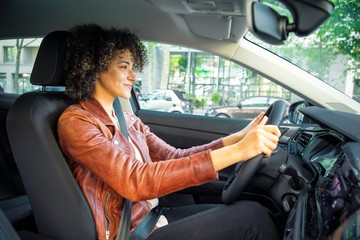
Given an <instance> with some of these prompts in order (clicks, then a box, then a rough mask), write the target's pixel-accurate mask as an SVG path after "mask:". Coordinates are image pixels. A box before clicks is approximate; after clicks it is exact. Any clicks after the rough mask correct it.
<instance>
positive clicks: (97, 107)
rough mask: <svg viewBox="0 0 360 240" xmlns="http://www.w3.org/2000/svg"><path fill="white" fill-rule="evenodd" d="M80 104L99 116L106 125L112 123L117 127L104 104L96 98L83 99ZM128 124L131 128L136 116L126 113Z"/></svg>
mask: <svg viewBox="0 0 360 240" xmlns="http://www.w3.org/2000/svg"><path fill="white" fill-rule="evenodd" d="M80 105H81V107H82V108H83V109H85V110H86V111H88V112H90V113H92V114H93V115H94V116H95V117H96V118H98V119H99V120H100V121H101V122H102V123H104V124H105V125H111V126H113V127H115V125H114V123H113V121H112V120H111V119H110V117H109V115H108V114H107V113H106V111H105V109H104V108H103V106H102V105H101V104H100V103H99V101H98V100H96V99H95V98H93V99H91V100H86V101H81V102H80ZM124 117H125V121H126V126H127V128H128V129H129V128H130V127H131V126H132V125H133V124H134V117H133V116H129V115H128V114H125V113H124Z"/></svg>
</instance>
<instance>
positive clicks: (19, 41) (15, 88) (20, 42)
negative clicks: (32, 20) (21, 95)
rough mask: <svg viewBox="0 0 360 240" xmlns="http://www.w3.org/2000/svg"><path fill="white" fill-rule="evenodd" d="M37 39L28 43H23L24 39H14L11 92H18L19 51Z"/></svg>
mask: <svg viewBox="0 0 360 240" xmlns="http://www.w3.org/2000/svg"><path fill="white" fill-rule="evenodd" d="M36 39H37V38H35V39H32V40H30V41H29V42H28V43H24V41H25V39H24V38H21V39H16V57H15V73H14V84H13V92H14V93H18V92H19V72H20V59H21V51H22V50H23V48H25V47H27V46H28V45H30V44H31V43H33V42H34V41H36Z"/></svg>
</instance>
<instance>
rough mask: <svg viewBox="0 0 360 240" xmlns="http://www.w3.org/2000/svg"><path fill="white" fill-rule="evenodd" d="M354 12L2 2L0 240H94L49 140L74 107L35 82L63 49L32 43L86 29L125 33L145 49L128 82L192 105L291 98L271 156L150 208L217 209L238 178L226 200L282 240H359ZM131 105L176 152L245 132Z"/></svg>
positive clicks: (285, 0) (305, 4) (232, 3)
mask: <svg viewBox="0 0 360 240" xmlns="http://www.w3.org/2000/svg"><path fill="white" fill-rule="evenodd" d="M264 2H265V3H264ZM359 8H360V4H359V1H357V0H354V1H349V0H331V1H329V0H316V1H309V0H266V1H248V0H228V1H222V0H213V1H207V0H205V1H201V0H199V1H198V0H194V1H181V0H178V1H177V0H107V1H99V0H77V1H73V0H52V1H41V0H17V1H10V0H5V1H2V2H1V14H0V22H1V31H0V44H1V46H0V55H1V57H0V84H1V86H2V87H3V89H4V92H0V113H1V114H0V140H1V141H0V229H1V230H0V239H6V240H8V239H25V240H27V239H59V240H65V239H66V240H73V239H87V240H94V239H98V236H97V235H96V231H95V226H94V221H93V218H92V213H91V211H90V209H89V206H88V205H87V201H86V199H85V198H84V196H83V195H82V192H81V189H80V188H79V186H78V185H77V184H76V180H75V179H74V178H73V175H72V173H71V171H70V170H69V168H68V166H67V164H66V162H65V160H64V157H63V154H62V152H61V150H60V148H59V147H58V144H57V132H56V123H57V119H58V117H59V115H60V114H61V112H62V110H63V109H64V108H65V107H67V106H68V105H69V104H70V103H71V102H70V101H65V100H64V99H67V98H65V95H64V94H63V92H59V91H47V88H48V87H49V86H48V82H47V81H43V82H41V83H40V82H39V81H38V78H42V79H44V78H45V80H49V79H52V77H53V76H58V74H61V72H62V69H63V68H62V66H61V64H60V63H59V62H57V61H56V60H57V59H58V58H57V57H58V54H61V53H62V52H63V48H60V49H59V48H58V47H59V46H61V43H62V41H61V39H60V41H55V42H53V43H54V44H51V45H49V46H45V47H44V48H42V49H43V50H42V51H39V52H38V49H39V45H36V44H38V42H41V39H42V38H43V37H45V36H49V35H48V34H49V33H51V32H53V31H59V30H60V31H67V30H68V29H69V28H70V27H72V26H73V25H74V24H84V23H95V24H99V25H101V26H103V27H107V28H110V27H116V28H128V29H129V30H130V31H132V32H135V33H136V34H137V35H138V36H139V38H141V39H142V40H143V41H144V42H145V43H147V45H146V46H147V47H148V48H149V51H148V52H149V54H150V57H149V65H148V67H149V69H148V70H147V71H145V70H146V69H145V70H144V73H137V76H138V80H139V81H140V79H143V81H142V82H141V86H142V87H143V86H147V85H149V86H151V87H152V88H155V89H157V88H159V86H170V85H166V84H167V82H169V81H170V80H172V82H171V84H172V85H171V86H174V88H177V86H180V85H181V87H182V89H186V91H187V92H190V93H191V95H192V96H194V97H196V100H197V101H199V103H201V101H202V100H204V101H208V100H209V98H210V97H209V96H211V94H212V93H214V92H220V91H221V92H223V91H224V92H225V91H226V92H228V93H230V92H231V93H234V94H237V93H239V92H240V91H242V92H246V93H249V92H250V93H254V94H251V96H252V95H254V96H261V95H264V94H269V95H270V93H271V92H272V91H273V90H274V89H275V90H278V89H280V90H279V91H278V92H284V93H286V94H296V95H298V96H299V97H300V98H301V99H302V100H301V101H300V102H294V103H292V104H291V106H290V107H289V115H288V116H289V122H287V123H281V124H280V126H279V128H280V130H281V132H282V135H281V137H280V140H279V144H278V148H277V149H276V151H274V152H273V154H272V155H271V156H270V157H269V158H265V159H263V160H262V161H260V164H259V165H257V164H256V165H254V167H253V169H252V170H253V171H251V172H250V173H251V174H249V175H247V174H246V175H245V174H241V173H242V172H241V170H242V169H243V167H247V166H251V165H249V163H254V162H251V161H252V160H250V161H249V162H246V163H243V164H239V165H236V166H231V167H229V168H227V169H224V170H222V171H219V172H218V179H216V180H214V181H213V182H209V183H205V184H203V185H200V186H194V187H191V188H188V189H183V190H182V191H179V192H175V193H172V194H168V195H165V196H162V197H161V198H159V205H160V206H166V207H173V206H183V205H188V204H218V203H224V202H225V201H224V199H223V193H224V189H225V191H227V189H228V188H229V184H230V186H232V185H231V184H232V183H234V182H239V181H240V183H243V185H244V187H243V188H241V189H242V190H239V189H238V190H237V191H236V198H235V200H236V201H238V200H247V201H254V202H257V203H258V204H261V205H262V206H264V207H266V208H267V210H268V211H269V212H270V213H272V215H273V217H274V220H275V221H276V222H277V223H278V229H279V231H280V234H281V235H282V238H283V240H293V239H294V240H305V239H306V240H308V239H359V230H358V229H360V221H359V219H360V217H359V216H360V200H359V199H360V194H359V193H360V176H359V173H360V158H359V156H360V128H359V125H360V101H359V96H360V83H359V82H360V81H359V79H360V77H359V76H360V74H359V69H360V67H359V66H360V65H359V60H360V58H359V55H358V54H359V51H358V50H359V44H360V43H359V40H360V38H359V34H360V33H359V29H360V28H359V17H358V14H359V13H360V9H359ZM19 13H20V14H19ZM55 40H57V39H55ZM62 40H63V39H62ZM165 45H166V46H165ZM169 46H170V47H169ZM52 47H53V48H55V51H50V50H51V49H52ZM53 50H54V49H53ZM171 51H172V52H171ZM40 52H41V53H42V54H40ZM170 52H171V53H172V54H173V55H175V57H176V58H174V59H169V57H168V56H169V55H170ZM17 53H21V54H19V55H17ZM38 53H39V54H38ZM40 55H42V57H40V58H39V61H38V64H35V66H33V63H34V58H35V57H36V56H40ZM196 56H197V57H198V58H195V57H196ZM199 56H200V57H199ZM170 60H173V61H170ZM57 64H60V66H58V65H57ZM57 67H59V68H57ZM191 69H193V70H194V71H190V70H191ZM160 73H162V74H163V75H162V77H159V75H160ZM141 74H147V75H148V76H149V77H150V76H152V77H153V78H152V79H151V78H147V77H142V78H141ZM170 75H171V76H170ZM30 76H31V82H30V80H29V77H30ZM47 78H49V79H47ZM145 79H146V81H145ZM270 82H271V83H273V84H277V85H276V86H275V87H274V88H272V87H273V86H272V85H270V84H269V83H270ZM184 83H185V85H184ZM39 85H41V86H42V88H41V89H42V90H41V91H36V92H34V91H33V90H34V89H37V88H38V87H39ZM55 85H56V84H55ZM55 87H58V86H57V85H56V86H55ZM26 89H29V91H28V92H26V93H22V92H24V91H25V90H26ZM143 89H150V88H144V87H143ZM188 89H191V91H188ZM150 90H152V89H150ZM150 90H149V91H150ZM135 96H136V93H135V91H134V92H133V97H132V98H131V99H130V100H129V101H123V102H121V104H122V106H123V108H124V109H126V111H132V112H133V113H134V114H136V116H137V117H139V118H140V119H141V120H142V121H143V122H144V123H145V124H146V125H147V126H149V128H150V129H151V131H152V132H153V133H154V134H156V135H157V136H159V137H160V138H162V139H163V140H164V141H166V142H168V143H169V144H171V145H173V146H174V147H176V148H190V147H192V146H197V145H200V144H205V143H208V142H210V141H212V140H215V139H218V138H221V137H225V136H227V135H228V134H231V133H234V132H237V131H240V130H241V129H243V128H244V127H245V126H246V125H247V124H248V123H249V122H250V120H249V119H242V118H241V119H238V118H230V119H225V118H216V117H213V118H211V117H205V116H199V115H191V114H172V113H169V112H159V111H151V110H148V109H146V110H144V109H143V108H141V105H140V104H139V102H138V99H137V98H136V97H135ZM240 96H241V95H240V94H239V96H237V97H239V100H240ZM206 97H207V98H206ZM30 100H31V101H30ZM194 101H195V100H194ZM198 109H201V104H199V107H197V110H198ZM278 117H280V118H281V117H282V116H278ZM71 130H72V131H74V132H76V131H78V129H71ZM153 154H156V153H153ZM239 171H240V172H239ZM233 176H236V178H235V179H237V180H234V178H233ZM245 176H247V178H246V179H243V177H245ZM178 180H179V181H182V179H178ZM100 187H101V186H100ZM3 213H4V214H3ZM235 214H236V213H235ZM224 217H227V216H224ZM255 217H256V216H255ZM214 221H222V219H214ZM244 221H246V219H244ZM112 227H114V226H112ZM264 227H266V226H264ZM250 232H251V231H250ZM104 238H105V236H104ZM198 238H199V239H206V236H198ZM234 239H235V238H234Z"/></svg>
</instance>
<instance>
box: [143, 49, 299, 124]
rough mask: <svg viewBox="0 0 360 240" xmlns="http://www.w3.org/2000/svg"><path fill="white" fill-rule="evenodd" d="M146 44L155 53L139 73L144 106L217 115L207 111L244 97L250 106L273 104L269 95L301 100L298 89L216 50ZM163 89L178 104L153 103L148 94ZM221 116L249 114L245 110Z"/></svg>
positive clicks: (149, 108) (235, 102)
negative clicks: (204, 50) (285, 85)
mask: <svg viewBox="0 0 360 240" xmlns="http://www.w3.org/2000/svg"><path fill="white" fill-rule="evenodd" d="M145 45H146V46H147V48H148V52H149V55H151V56H149V61H150V62H149V64H148V65H147V67H146V68H145V69H144V71H143V72H142V73H138V74H137V77H138V82H137V86H139V88H140V89H141V94H142V95H143V96H144V97H143V98H141V99H140V103H141V104H140V108H143V109H148V110H156V111H164V112H174V113H179V112H180V113H187V114H196V115H203V116H204V115H206V116H209V117H211V116H214V117H215V115H211V114H207V112H208V111H209V110H210V109H213V108H219V107H227V106H234V105H238V104H239V102H240V101H242V105H243V106H247V107H248V108H251V107H254V108H257V109H258V108H259V107H264V108H265V109H266V107H268V106H269V105H270V104H271V102H270V103H269V102H268V97H269V96H272V97H275V98H276V100H277V99H283V100H286V101H288V102H295V101H298V100H300V98H299V97H298V96H297V95H295V94H294V93H291V92H290V91H288V90H287V89H285V88H283V87H281V86H280V85H277V84H275V83H274V82H272V81H270V80H269V79H267V78H265V77H263V76H261V75H260V74H258V73H256V72H254V71H252V70H250V69H247V68H246V67H243V66H241V65H239V64H236V63H233V62H231V61H229V60H226V59H224V58H221V57H219V56H216V55H214V54H211V53H206V52H202V51H198V50H195V49H189V48H184V47H180V46H173V45H166V44H160V43H153V42H152V43H149V42H146V43H145ZM160 90H163V91H164V90H170V91H171V92H172V93H173V94H172V96H173V99H172V101H173V104H174V106H176V107H169V106H168V105H163V106H161V105H159V104H151V101H154V100H150V99H149V97H147V94H151V93H153V92H154V91H160ZM175 97H176V99H174V98H175ZM249 97H252V98H249ZM144 101H147V103H144ZM176 101H177V102H176ZM257 109H256V110H254V114H255V113H257V112H258V110H257ZM235 110H236V109H235ZM235 110H234V111H235ZM219 116H220V115H219ZM221 116H222V117H223V116H227V117H236V118H241V117H242V116H244V117H248V115H241V114H230V115H224V114H223V115H221Z"/></svg>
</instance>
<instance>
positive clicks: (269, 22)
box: [246, 0, 334, 45]
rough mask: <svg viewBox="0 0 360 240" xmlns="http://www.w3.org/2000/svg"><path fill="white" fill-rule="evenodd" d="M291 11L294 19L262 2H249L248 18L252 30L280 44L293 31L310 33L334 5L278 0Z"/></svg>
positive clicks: (325, 0) (311, 0)
mask: <svg viewBox="0 0 360 240" xmlns="http://www.w3.org/2000/svg"><path fill="white" fill-rule="evenodd" d="M279 1H280V2H282V3H283V4H284V5H285V6H286V7H287V8H288V9H289V11H290V13H291V15H292V17H293V19H294V22H291V23H290V22H289V19H288V17H286V16H282V15H280V14H279V13H278V12H276V11H275V10H274V9H273V8H271V7H270V6H268V5H265V4H264V3H262V2H250V3H249V5H248V8H247V14H246V17H247V18H246V21H247V25H248V27H249V30H250V31H251V32H252V33H253V34H254V35H255V36H256V37H258V38H259V39H261V40H262V41H264V42H267V43H270V44H274V45H280V44H283V43H284V41H285V40H286V39H287V37H288V35H289V33H290V32H294V33H295V34H296V35H297V36H307V35H309V34H311V33H312V32H314V31H315V30H316V29H317V28H318V27H319V26H320V25H321V24H323V23H324V22H325V21H326V20H327V19H328V18H329V17H330V15H331V13H332V11H333V9H334V5H333V4H332V3H331V2H329V1H328V0H316V1H314V0H279Z"/></svg>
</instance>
